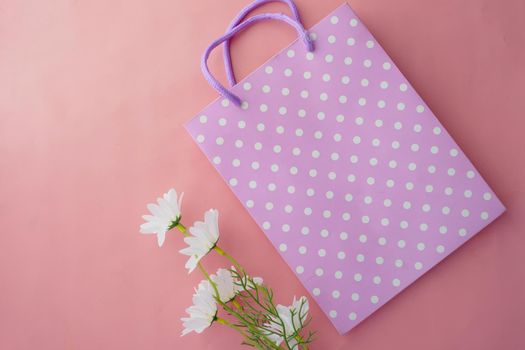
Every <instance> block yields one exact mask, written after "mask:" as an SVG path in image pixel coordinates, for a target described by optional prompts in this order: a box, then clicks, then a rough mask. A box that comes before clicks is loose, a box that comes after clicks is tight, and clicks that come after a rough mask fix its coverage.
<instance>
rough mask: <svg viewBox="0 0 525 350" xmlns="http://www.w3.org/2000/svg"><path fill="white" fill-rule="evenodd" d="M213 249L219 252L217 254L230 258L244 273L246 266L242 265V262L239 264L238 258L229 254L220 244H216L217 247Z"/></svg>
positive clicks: (238, 269)
mask: <svg viewBox="0 0 525 350" xmlns="http://www.w3.org/2000/svg"><path fill="white" fill-rule="evenodd" d="M213 249H214V250H215V251H216V252H217V254H219V255H222V256H224V257H225V258H226V259H228V260H230V262H231V263H232V264H233V266H235V268H236V269H237V271H239V272H240V273H242V274H244V268H243V267H242V266H241V264H239V262H238V261H237V260H235V259H234V258H233V256H231V255H230V254H228V253H227V252H226V251H225V250H224V249H222V248H221V247H219V246H218V245H215V247H214V248H213Z"/></svg>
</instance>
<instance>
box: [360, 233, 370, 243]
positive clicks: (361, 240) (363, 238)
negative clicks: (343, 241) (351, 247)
mask: <svg viewBox="0 0 525 350" xmlns="http://www.w3.org/2000/svg"><path fill="white" fill-rule="evenodd" d="M367 239H368V237H367V236H366V235H365V234H362V235H360V236H359V242H361V243H366V241H367Z"/></svg>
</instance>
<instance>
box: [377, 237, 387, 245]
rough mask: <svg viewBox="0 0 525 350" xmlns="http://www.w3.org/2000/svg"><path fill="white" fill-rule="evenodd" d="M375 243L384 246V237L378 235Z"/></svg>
mask: <svg viewBox="0 0 525 350" xmlns="http://www.w3.org/2000/svg"><path fill="white" fill-rule="evenodd" d="M377 243H378V244H379V245H381V246H384V245H386V238H385V237H379V239H378V240H377Z"/></svg>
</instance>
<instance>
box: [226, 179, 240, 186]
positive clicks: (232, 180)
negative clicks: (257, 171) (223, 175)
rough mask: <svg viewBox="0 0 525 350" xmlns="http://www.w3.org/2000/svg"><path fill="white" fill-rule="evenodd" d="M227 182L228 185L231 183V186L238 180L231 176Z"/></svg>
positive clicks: (235, 184)
mask: <svg viewBox="0 0 525 350" xmlns="http://www.w3.org/2000/svg"><path fill="white" fill-rule="evenodd" d="M228 182H229V183H230V185H232V186H237V184H238V183H239V182H238V181H237V179H236V178H234V177H232V178H231V179H230V180H229V181H228Z"/></svg>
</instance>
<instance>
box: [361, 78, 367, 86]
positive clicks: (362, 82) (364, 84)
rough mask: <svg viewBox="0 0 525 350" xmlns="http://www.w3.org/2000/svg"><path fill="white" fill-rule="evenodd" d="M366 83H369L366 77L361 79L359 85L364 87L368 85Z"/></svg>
mask: <svg viewBox="0 0 525 350" xmlns="http://www.w3.org/2000/svg"><path fill="white" fill-rule="evenodd" d="M368 84H369V81H368V79H361V86H365V87H366V86H368Z"/></svg>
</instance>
